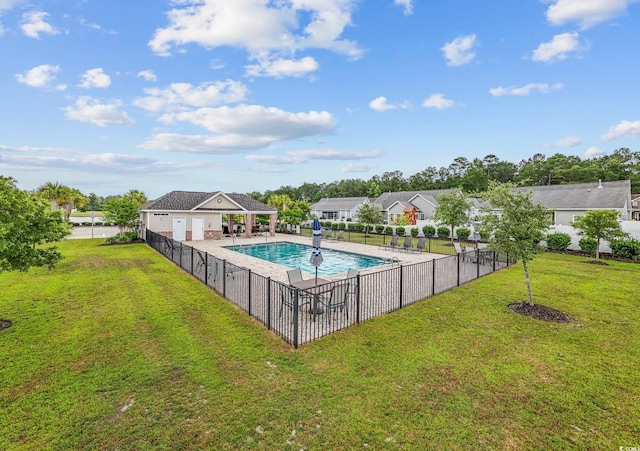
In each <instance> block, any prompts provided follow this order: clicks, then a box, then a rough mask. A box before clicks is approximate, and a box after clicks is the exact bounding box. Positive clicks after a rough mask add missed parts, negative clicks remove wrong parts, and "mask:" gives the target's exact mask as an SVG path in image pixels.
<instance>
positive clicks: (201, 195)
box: [140, 191, 277, 213]
mask: <svg viewBox="0 0 640 451" xmlns="http://www.w3.org/2000/svg"><path fill="white" fill-rule="evenodd" d="M217 194H224V195H225V196H227V197H228V198H230V199H231V200H233V201H234V202H235V203H237V204H238V205H240V207H241V208H242V210H244V211H249V212H251V211H272V212H274V213H275V212H276V211H277V210H276V209H275V208H273V207H270V206H268V205H265V204H263V203H262V202H258V201H257V200H255V199H252V198H250V197H249V196H247V195H246V194H238V193H222V192H221V191H213V192H209V193H207V192H196V191H171V192H170V193H167V194H165V195H164V196H162V197H159V198H158V199H156V200H152V201H150V202H147V203H146V204H145V205H143V206H142V207H141V208H140V209H141V210H162V211H189V210H193V209H194V208H196V207H197V206H198V205H200V204H202V203H203V202H206V201H207V200H208V199H211V198H212V197H213V196H215V195H217Z"/></svg>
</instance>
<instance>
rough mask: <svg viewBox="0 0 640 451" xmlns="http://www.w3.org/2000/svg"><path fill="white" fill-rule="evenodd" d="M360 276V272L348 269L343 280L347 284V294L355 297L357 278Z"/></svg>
mask: <svg viewBox="0 0 640 451" xmlns="http://www.w3.org/2000/svg"><path fill="white" fill-rule="evenodd" d="M359 275H360V271H358V270H355V269H351V268H349V271H347V277H346V278H345V280H346V281H347V283H348V284H349V294H352V295H354V296H355V295H356V294H357V291H358V279H357V277H358V276H359Z"/></svg>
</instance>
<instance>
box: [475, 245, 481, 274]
mask: <svg viewBox="0 0 640 451" xmlns="http://www.w3.org/2000/svg"><path fill="white" fill-rule="evenodd" d="M479 278H480V249H476V279H479Z"/></svg>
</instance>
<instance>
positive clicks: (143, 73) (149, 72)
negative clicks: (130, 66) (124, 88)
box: [138, 70, 158, 81]
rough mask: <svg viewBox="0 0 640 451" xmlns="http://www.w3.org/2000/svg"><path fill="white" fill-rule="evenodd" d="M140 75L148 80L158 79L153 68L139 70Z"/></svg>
mask: <svg viewBox="0 0 640 451" xmlns="http://www.w3.org/2000/svg"><path fill="white" fill-rule="evenodd" d="M138 77H139V78H144V79H145V80H146V81H156V80H157V79H158V77H156V74H154V73H153V71H152V70H141V71H140V72H138Z"/></svg>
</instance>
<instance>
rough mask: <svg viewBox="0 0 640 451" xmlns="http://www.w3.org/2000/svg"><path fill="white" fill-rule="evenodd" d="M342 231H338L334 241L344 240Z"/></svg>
mask: <svg viewBox="0 0 640 451" xmlns="http://www.w3.org/2000/svg"><path fill="white" fill-rule="evenodd" d="M343 235H344V230H338V234H337V235H336V240H338V241H340V240H344V236H343Z"/></svg>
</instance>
